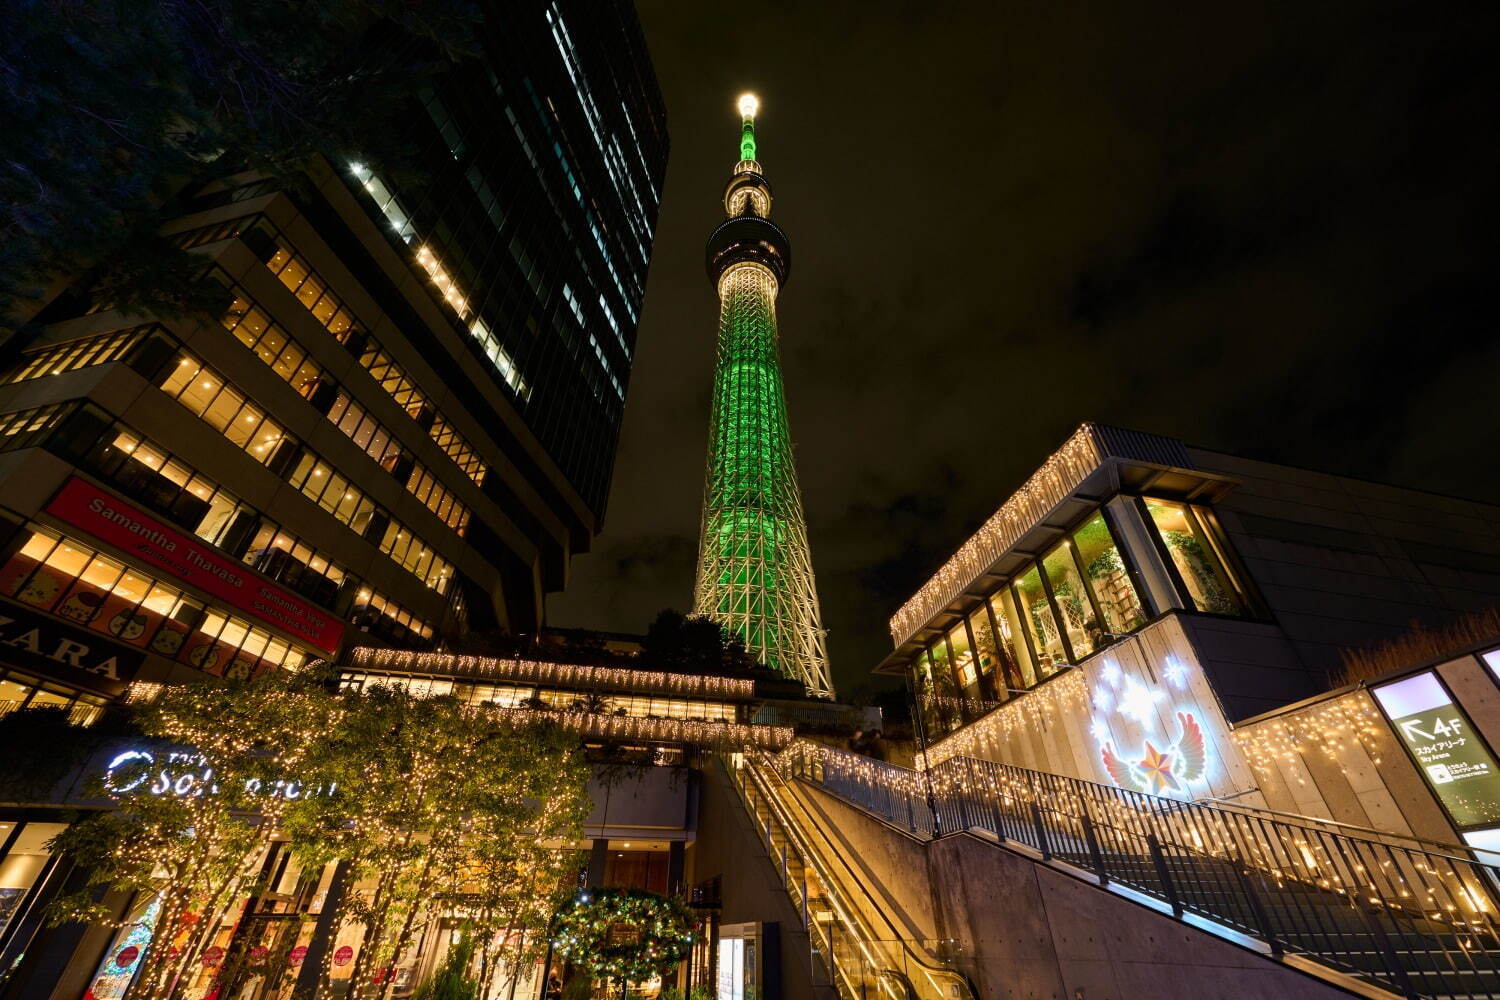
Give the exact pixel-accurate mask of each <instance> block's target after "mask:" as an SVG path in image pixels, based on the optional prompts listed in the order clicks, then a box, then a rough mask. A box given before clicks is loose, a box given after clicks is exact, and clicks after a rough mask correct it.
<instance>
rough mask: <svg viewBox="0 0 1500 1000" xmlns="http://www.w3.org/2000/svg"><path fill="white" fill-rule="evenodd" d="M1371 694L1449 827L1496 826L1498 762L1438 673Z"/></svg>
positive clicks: (1499, 795)
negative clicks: (1450, 823)
mask: <svg viewBox="0 0 1500 1000" xmlns="http://www.w3.org/2000/svg"><path fill="white" fill-rule="evenodd" d="M1372 692H1373V693H1374V695H1375V700H1376V701H1378V702H1379V703H1380V707H1381V708H1382V709H1384V711H1385V714H1386V716H1387V717H1388V718H1389V719H1390V720H1391V728H1392V729H1394V730H1395V731H1396V735H1397V737H1398V738H1399V739H1400V740H1401V743H1402V745H1403V746H1405V747H1406V750H1407V752H1408V753H1410V754H1411V757H1412V760H1414V761H1415V762H1416V765H1417V770H1418V771H1420V772H1421V774H1422V779H1423V780H1424V781H1426V782H1427V787H1428V788H1429V789H1431V790H1432V794H1433V795H1435V796H1436V797H1437V799H1438V801H1439V802H1441V803H1442V804H1443V805H1444V806H1445V807H1446V808H1447V810H1448V814H1449V815H1450V816H1451V817H1452V818H1453V823H1454V825H1455V826H1457V827H1459V828H1460V829H1463V828H1470V827H1478V826H1493V825H1495V824H1496V823H1500V762H1497V761H1496V760H1495V757H1494V755H1493V754H1491V753H1490V749H1489V747H1488V746H1486V745H1485V742H1484V740H1483V739H1482V738H1480V736H1479V734H1478V733H1477V732H1475V730H1474V726H1473V724H1472V723H1471V722H1470V721H1469V717H1468V715H1466V714H1465V713H1464V710H1463V709H1462V708H1460V707H1459V706H1458V705H1457V704H1455V703H1454V701H1453V698H1452V697H1451V696H1450V695H1449V694H1448V689H1447V688H1446V687H1444V686H1443V683H1442V682H1441V681H1440V680H1438V676H1437V674H1436V673H1435V672H1434V671H1431V670H1427V671H1424V672H1422V673H1420V674H1416V675H1415V676H1412V677H1407V678H1404V679H1402V680H1399V681H1394V682H1392V683H1390V684H1382V685H1380V686H1378V687H1375V688H1372Z"/></svg>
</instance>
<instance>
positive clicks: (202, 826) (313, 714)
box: [48, 671, 332, 1000]
mask: <svg viewBox="0 0 1500 1000" xmlns="http://www.w3.org/2000/svg"><path fill="white" fill-rule="evenodd" d="M331 709H332V699H331V698H330V697H329V696H328V695H327V693H326V691H325V690H324V688H323V686H322V684H321V678H319V677H318V676H317V675H316V673H315V672H312V671H309V672H307V673H304V674H300V675H292V674H283V673H271V674H265V675H262V676H261V677H258V678H256V679H254V680H245V681H235V680H220V679H207V680H204V681H202V682H200V683H197V684H192V685H185V686H181V687H168V688H165V689H164V690H163V691H162V692H161V693H160V694H159V695H158V696H157V698H156V700H155V701H153V702H151V703H149V704H147V705H144V706H138V707H135V708H134V709H133V710H132V716H133V722H134V724H135V726H136V727H137V728H138V729H139V731H140V732H141V733H142V734H143V735H144V737H145V738H146V741H147V742H146V744H145V745H146V746H147V747H149V749H150V752H151V753H152V754H153V757H154V760H153V761H152V762H150V763H149V764H148V762H146V761H145V760H144V759H138V760H136V761H135V762H134V763H131V764H126V765H123V766H122V767H121V768H119V769H117V770H116V771H115V773H114V775H113V777H112V781H111V783H110V784H109V785H106V784H104V782H103V781H102V780H98V781H96V782H95V783H94V786H93V787H92V788H91V791H92V793H93V794H95V795H98V796H101V797H107V798H109V799H111V800H113V802H114V804H115V808H114V809H113V810H109V811H101V812H96V813H92V814H90V815H88V816H87V817H85V818H84V819H81V820H79V821H78V822H76V823H74V824H72V825H71V826H69V827H68V828H67V829H66V830H64V831H63V832H62V833H61V834H59V835H58V836H57V837H56V838H55V839H54V841H53V845H52V846H53V849H54V850H56V851H60V852H64V853H66V854H68V855H69V856H70V857H72V858H73V859H74V860H75V861H76V862H77V863H78V865H79V868H80V870H83V871H87V872H88V879H89V881H88V885H87V886H86V887H85V888H83V889H82V890H80V891H78V892H75V893H71V894H67V895H63V896H61V897H59V898H57V899H56V900H54V901H53V903H52V904H51V905H50V907H49V910H48V917H49V919H50V920H51V921H52V922H53V923H59V924H60V923H67V922H72V921H88V922H93V923H96V924H98V923H102V924H105V925H106V926H115V927H118V926H121V921H119V920H118V919H116V918H115V916H114V914H112V913H111V912H110V911H109V910H108V909H107V908H106V907H104V906H103V905H102V904H101V903H100V901H99V896H100V893H99V891H98V890H101V889H104V888H106V887H108V888H111V889H115V890H123V891H126V892H136V893H140V894H141V895H142V897H143V898H152V897H155V898H157V899H158V900H159V901H160V915H159V917H158V928H159V929H165V930H166V933H162V932H161V931H160V930H159V931H158V933H157V934H155V935H154V936H153V938H152V941H151V943H150V945H148V946H147V947H146V949H145V954H144V956H143V958H142V960H141V968H140V972H139V974H138V975H137V977H136V979H135V980H134V981H133V983H132V985H131V986H130V993H129V994H128V998H129V1000H136V998H138V997H158V996H162V995H164V994H165V992H167V991H169V990H170V984H172V983H173V982H175V981H176V980H177V979H178V978H179V977H180V975H181V974H182V972H183V971H184V970H185V969H186V968H188V966H189V964H190V963H191V962H193V961H195V960H196V959H197V957H198V955H199V954H200V951H201V949H202V948H203V947H204V946H205V944H206V943H207V935H209V934H211V933H212V931H213V928H214V926H215V922H214V921H213V920H201V919H198V918H197V916H196V915H198V914H205V913H207V914H216V913H218V912H219V911H220V910H222V909H223V907H224V906H225V905H227V904H228V902H229V901H230V900H232V899H233V898H234V897H235V896H236V895H237V894H238V893H240V892H242V891H245V890H247V889H248V888H249V887H250V885H251V883H252V882H253V880H254V879H255V877H256V875H257V871H258V868H257V862H258V859H259V858H260V856H261V854H262V853H263V852H264V850H265V849H266V847H267V845H268V844H269V842H270V839H271V836H272V835H273V834H274V833H275V831H276V827H277V820H278V818H279V816H280V815H281V813H282V812H283V810H284V809H285V806H286V804H287V800H286V799H284V798H282V797H281V796H280V794H279V793H278V792H277V791H276V789H277V788H278V784H277V782H278V781H279V780H282V779H285V778H287V777H288V776H289V775H293V774H297V773H300V771H301V768H302V765H303V764H304V763H305V762H306V760H307V759H308V756H309V752H310V750H311V749H312V747H313V745H314V744H315V742H316V740H317V738H318V736H319V734H321V733H322V732H324V731H326V729H327V725H328V719H329V716H330V713H331ZM163 771H167V772H170V773H171V775H172V776H173V778H174V779H180V781H179V780H174V786H175V787H174V788H173V789H172V790H171V791H169V792H168V793H166V794H153V793H152V792H151V791H150V788H151V785H152V784H153V783H154V782H155V780H156V779H157V777H158V775H160V774H161V773H162V772H163ZM314 797H315V798H319V797H318V796H314ZM126 922H128V920H127V921H126ZM174 940H175V941H178V943H179V944H180V947H178V948H177V949H176V951H175V953H174V952H173V951H170V950H169V949H168V945H170V944H171V943H173V942H174Z"/></svg>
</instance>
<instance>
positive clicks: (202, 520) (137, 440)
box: [85, 423, 251, 545]
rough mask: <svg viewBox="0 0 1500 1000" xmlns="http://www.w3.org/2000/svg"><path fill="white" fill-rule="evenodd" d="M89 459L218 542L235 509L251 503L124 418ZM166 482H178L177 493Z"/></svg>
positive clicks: (122, 485)
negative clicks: (123, 421)
mask: <svg viewBox="0 0 1500 1000" xmlns="http://www.w3.org/2000/svg"><path fill="white" fill-rule="evenodd" d="M85 464H86V466H87V467H88V469H89V470H90V471H91V472H95V473H96V474H98V475H100V476H101V477H102V478H105V479H107V480H109V481H110V482H111V483H113V484H114V485H115V486H117V487H118V488H119V489H120V491H121V492H123V493H126V494H127V495H129V496H133V497H135V498H136V499H139V500H141V501H143V502H144V503H147V504H149V505H150V506H151V507H153V508H154V509H157V510H160V511H162V512H163V513H165V514H166V515H167V516H168V517H170V518H171V519H172V520H173V521H175V522H177V523H178V524H181V525H183V526H184V527H186V528H187V529H188V530H190V531H191V532H192V533H193V534H195V535H197V536H198V537H199V538H202V539H203V540H204V541H207V542H209V543H211V544H214V545H218V544H220V543H221V542H223V540H224V536H225V533H226V532H227V531H228V530H229V528H230V526H231V525H232V524H233V523H234V519H235V517H236V515H238V514H239V513H241V512H242V511H249V510H250V509H251V508H249V507H247V506H246V505H244V504H242V503H241V502H240V501H239V499H238V498H236V497H235V496H233V495H232V494H230V493H227V492H226V491H224V490H222V489H220V488H219V486H218V484H216V483H214V482H213V481H211V480H209V479H206V478H204V477H203V476H201V475H199V474H198V473H197V472H196V471H195V470H194V469H193V468H192V467H191V466H189V465H187V464H186V463H185V462H182V461H181V460H179V459H177V458H175V457H174V456H173V455H172V454H171V453H170V452H167V451H166V450H165V449H163V448H161V447H159V446H157V445H155V444H153V443H152V442H150V441H148V440H147V439H145V438H144V437H142V436H140V435H139V434H137V433H135V432H134V431H132V430H130V429H129V428H127V427H125V426H124V425H123V424H119V423H115V424H113V425H112V426H111V428H110V429H109V430H107V431H106V432H105V436H104V437H103V438H102V439H101V440H100V442H99V444H98V446H97V447H96V448H95V449H94V451H93V452H92V453H91V454H90V455H89V456H88V457H87V458H86V459H85ZM168 484H171V486H173V487H176V491H175V493H171V492H169V490H170V487H168Z"/></svg>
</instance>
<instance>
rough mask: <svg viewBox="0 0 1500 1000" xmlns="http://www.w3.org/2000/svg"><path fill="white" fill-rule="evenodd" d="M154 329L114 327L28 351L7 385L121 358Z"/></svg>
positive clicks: (22, 356)
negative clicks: (110, 329)
mask: <svg viewBox="0 0 1500 1000" xmlns="http://www.w3.org/2000/svg"><path fill="white" fill-rule="evenodd" d="M151 329H152V328H151V327H150V326H149V325H148V326H137V327H131V328H130V329H128V330H113V331H111V332H109V333H102V334H99V335H98V336H96V337H84V338H81V339H79V340H70V341H67V342H66V343H62V344H56V345H53V346H50V347H40V348H37V349H36V350H34V351H27V352H26V353H25V354H23V355H21V360H20V361H19V362H18V363H17V365H16V367H15V368H14V369H13V370H12V371H11V373H10V374H9V375H8V376H7V377H6V379H5V384H6V385H11V384H13V383H16V382H25V381H28V380H30V379H35V378H42V377H44V376H47V375H61V374H62V373H63V372H71V371H77V370H78V369H80V368H92V367H93V366H94V365H103V364H108V363H109V362H111V361H118V360H120V359H121V358H123V357H124V356H125V355H126V353H128V352H129V351H130V349H131V348H133V347H135V345H136V344H138V343H140V342H141V338H143V337H144V336H145V335H146V333H147V331H149V330H151Z"/></svg>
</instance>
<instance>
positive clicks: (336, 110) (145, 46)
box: [0, 0, 478, 315]
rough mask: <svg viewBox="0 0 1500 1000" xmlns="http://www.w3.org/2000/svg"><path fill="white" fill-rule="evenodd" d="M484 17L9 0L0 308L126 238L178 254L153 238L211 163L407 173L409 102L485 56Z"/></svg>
mask: <svg viewBox="0 0 1500 1000" xmlns="http://www.w3.org/2000/svg"><path fill="white" fill-rule="evenodd" d="M477 21H478V14H477V10H476V8H475V7H474V6H473V5H472V4H471V3H470V2H469V0H429V2H424V3H420V4H414V3H408V2H405V0H323V2H319V3H315V4H295V5H288V4H285V3H282V2H278V0H199V2H194V3H158V2H155V0H90V2H88V3H78V2H72V0H13V2H11V3H8V4H6V5H4V9H3V13H0V29H3V30H0V75H3V78H4V84H3V89H0V95H3V100H0V135H4V136H5V148H6V155H5V157H4V158H3V161H0V315H4V314H5V313H6V312H7V311H10V310H11V309H12V308H13V307H15V306H16V305H17V304H18V303H19V302H24V301H26V300H28V299H31V298H34V297H35V296H36V295H38V293H39V292H40V290H41V289H42V288H43V287H44V286H46V285H47V283H48V282H49V280H51V277H52V276H53V275H55V274H57V273H59V272H73V271H75V270H77V269H79V268H81V267H88V266H91V265H94V264H96V263H99V262H103V261H107V260H112V259H113V258H115V257H116V256H117V255H120V254H121V253H122V252H125V251H129V252H126V253H125V256H126V257H127V258H129V257H136V258H141V259H144V257H145V256H147V255H150V254H152V253H160V254H161V255H162V256H161V257H160V259H159V261H158V264H159V265H160V268H158V266H157V265H155V264H153V265H147V266H146V268H145V270H146V271H147V272H148V273H149V272H150V271H153V270H157V269H164V270H166V271H168V272H171V271H172V270H174V269H175V268H178V267H180V266H181V261H183V260H184V259H187V257H186V255H185V254H183V253H182V251H179V250H176V248H174V247H163V246H160V245H156V246H153V245H152V243H151V241H150V240H149V239H146V238H145V237H144V236H143V234H149V233H151V232H153V231H154V225H153V219H154V216H155V214H156V212H157V210H158V209H159V207H160V206H161V205H162V203H163V202H164V201H165V200H166V199H167V198H169V197H170V196H171V194H172V193H173V192H174V191H175V190H177V189H178V188H179V187H180V186H181V185H182V184H183V183H185V182H187V181H188V180H190V179H191V178H192V177H193V176H194V175H196V174H199V173H200V172H202V171H205V170H216V171H218V172H223V171H224V170H225V169H226V168H232V169H238V168H244V167H249V168H254V169H259V170H263V171H266V172H269V173H271V174H273V175H287V174H288V173H290V172H291V171H294V170H296V169H298V168H299V167H300V166H301V165H302V164H303V163H304V162H305V161H306V159H307V158H308V157H309V156H310V155H312V154H314V153H327V154H334V155H341V154H345V153H347V152H348V151H351V150H356V149H357V150H358V151H359V152H360V154H361V155H362V156H364V157H365V158H366V159H373V160H375V162H382V163H383V164H385V165H386V169H387V172H388V173H391V174H392V175H396V174H399V173H400V164H401V163H402V162H404V160H405V159H406V158H407V157H408V156H409V153H410V150H408V149H407V148H406V147H405V145H404V143H405V140H404V138H403V136H404V134H405V133H404V130H403V129H401V128H399V127H398V123H399V121H400V116H401V114H402V113H403V112H404V110H405V108H406V102H407V101H408V99H409V98H411V97H412V96H413V95H415V94H416V93H417V92H418V90H419V89H420V88H421V87H422V86H424V85H425V84H426V83H427V81H429V80H430V79H431V77H432V75H433V74H434V73H437V72H440V71H441V70H443V69H445V68H447V67H449V66H451V65H452V64H453V63H454V62H455V61H457V60H458V59H460V58H462V57H463V56H464V55H466V54H468V53H471V52H474V51H477V48H478V45H477V42H476V39H475V33H474V28H475V25H476V24H477ZM174 262H175V263H174ZM139 263H140V261H139V260H137V261H136V262H135V263H132V262H130V261H128V260H127V262H126V266H125V267H124V269H123V270H122V271H121V272H120V273H121V275H127V274H128V272H129V270H130V268H131V267H133V266H137V265H138V264H139ZM179 292H180V289H179ZM148 293H149V289H147V288H135V289H134V291H133V292H132V295H134V296H144V295H147V294H148ZM176 294H178V292H173V293H170V294H168V295H167V296H166V298H167V300H168V304H170V300H171V298H172V296H173V295H176ZM128 298H129V297H125V299H126V300H128Z"/></svg>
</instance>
